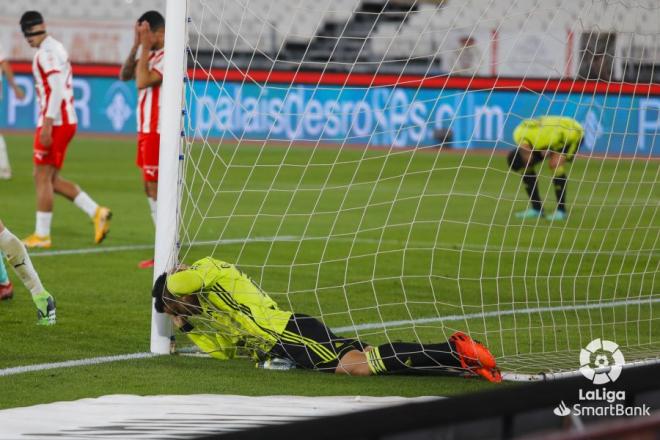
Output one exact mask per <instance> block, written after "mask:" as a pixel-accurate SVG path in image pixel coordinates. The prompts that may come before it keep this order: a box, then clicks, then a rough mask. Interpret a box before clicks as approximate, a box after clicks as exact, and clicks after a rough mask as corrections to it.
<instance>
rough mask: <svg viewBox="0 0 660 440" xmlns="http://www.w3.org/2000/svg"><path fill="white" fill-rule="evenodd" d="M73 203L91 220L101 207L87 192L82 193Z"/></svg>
mask: <svg viewBox="0 0 660 440" xmlns="http://www.w3.org/2000/svg"><path fill="white" fill-rule="evenodd" d="M73 203H74V204H75V205H76V206H77V207H78V208H80V209H82V210H83V211H84V212H85V214H87V215H88V216H89V217H90V218H94V214H96V209H97V208H98V207H99V205H98V203H96V202H95V201H94V200H92V198H91V197H90V196H89V195H88V194H87V193H86V192H85V191H80V192H79V193H78V195H77V196H76V198H75V199H73Z"/></svg>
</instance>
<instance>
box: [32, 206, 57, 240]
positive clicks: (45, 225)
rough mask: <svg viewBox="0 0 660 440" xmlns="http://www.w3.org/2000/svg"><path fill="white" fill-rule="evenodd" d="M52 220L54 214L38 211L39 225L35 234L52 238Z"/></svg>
mask: <svg viewBox="0 0 660 440" xmlns="http://www.w3.org/2000/svg"><path fill="white" fill-rule="evenodd" d="M52 220H53V213H52V212H41V211H37V224H36V228H35V229H34V232H35V233H36V234H37V235H40V236H42V237H50V222H51V221H52Z"/></svg>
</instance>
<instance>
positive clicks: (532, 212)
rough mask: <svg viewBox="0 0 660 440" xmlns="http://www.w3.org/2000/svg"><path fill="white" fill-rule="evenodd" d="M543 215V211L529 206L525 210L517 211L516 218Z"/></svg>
mask: <svg viewBox="0 0 660 440" xmlns="http://www.w3.org/2000/svg"><path fill="white" fill-rule="evenodd" d="M539 217H543V212H541V211H537V210H536V209H534V208H529V209H526V210H524V211H520V212H516V218H539Z"/></svg>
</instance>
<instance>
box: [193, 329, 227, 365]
mask: <svg viewBox="0 0 660 440" xmlns="http://www.w3.org/2000/svg"><path fill="white" fill-rule="evenodd" d="M186 336H188V338H189V339H190V340H191V341H192V342H193V343H194V344H195V345H196V346H198V347H199V348H200V350H202V351H203V352H204V353H206V354H208V355H210V356H211V357H212V358H214V359H219V360H227V359H233V358H234V357H235V356H236V341H234V340H232V339H231V338H229V337H225V336H223V335H220V334H217V333H216V334H214V335H208V334H204V333H195V332H189V333H186Z"/></svg>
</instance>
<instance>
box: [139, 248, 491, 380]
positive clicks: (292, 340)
mask: <svg viewBox="0 0 660 440" xmlns="http://www.w3.org/2000/svg"><path fill="white" fill-rule="evenodd" d="M152 295H153V297H154V298H155V302H154V304H155V308H156V310H157V311H158V312H160V313H167V314H168V315H169V316H170V317H171V318H172V321H173V322H174V324H175V326H176V327H178V328H179V330H181V331H182V332H184V333H185V334H186V335H187V336H188V337H189V338H190V340H192V342H194V343H195V344H196V345H197V346H198V347H199V348H200V349H201V350H202V351H204V352H205V353H208V354H209V355H211V356H212V357H214V358H216V359H231V358H233V357H234V356H235V355H236V353H237V350H242V351H243V352H246V353H247V354H249V355H250V356H251V357H252V358H253V359H255V360H265V359H275V358H283V359H288V360H289V361H291V362H292V363H293V364H295V365H296V366H297V367H299V368H305V369H311V370H317V371H324V372H329V373H337V374H350V375H355V376H369V375H372V374H385V373H414V372H419V371H437V372H453V373H459V374H466V375H471V376H477V375H479V376H482V377H484V378H486V379H488V380H489V381H491V382H500V381H501V380H502V376H501V374H500V372H499V370H498V369H497V365H496V363H495V358H494V357H493V355H492V354H491V353H490V352H489V351H488V349H487V348H486V347H485V346H484V345H482V344H481V343H479V342H476V341H474V340H472V338H470V337H469V336H468V335H466V334H465V333H462V332H456V333H454V334H453V335H452V336H451V337H450V338H449V341H447V342H443V343H439V344H419V343H404V342H392V343H387V344H383V345H379V346H377V347H375V346H370V345H368V344H366V343H363V342H361V341H358V340H357V339H350V338H344V337H341V336H336V335H335V334H333V333H332V331H331V330H330V329H329V328H328V327H326V326H325V325H324V324H323V323H322V322H321V321H319V320H318V319H316V318H313V317H311V316H307V315H303V314H299V313H292V312H289V311H285V310H281V309H280V308H278V306H277V304H276V303H275V301H273V299H272V298H271V297H270V296H268V294H267V293H265V292H264V291H263V290H261V289H260V288H259V286H257V285H256V284H255V283H254V282H253V281H252V280H251V279H250V278H249V277H248V276H247V275H246V274H244V273H243V272H241V271H240V270H239V269H237V268H236V266H234V265H233V264H229V263H226V262H224V261H220V260H216V259H213V258H211V257H207V258H203V259H201V260H199V261H197V262H195V263H194V264H193V265H192V266H191V267H186V266H181V267H179V268H178V269H177V271H176V272H174V273H172V274H169V275H168V274H165V273H163V274H162V275H161V276H160V277H159V278H158V279H157V280H156V283H155V284H154V288H153V291H152Z"/></svg>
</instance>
